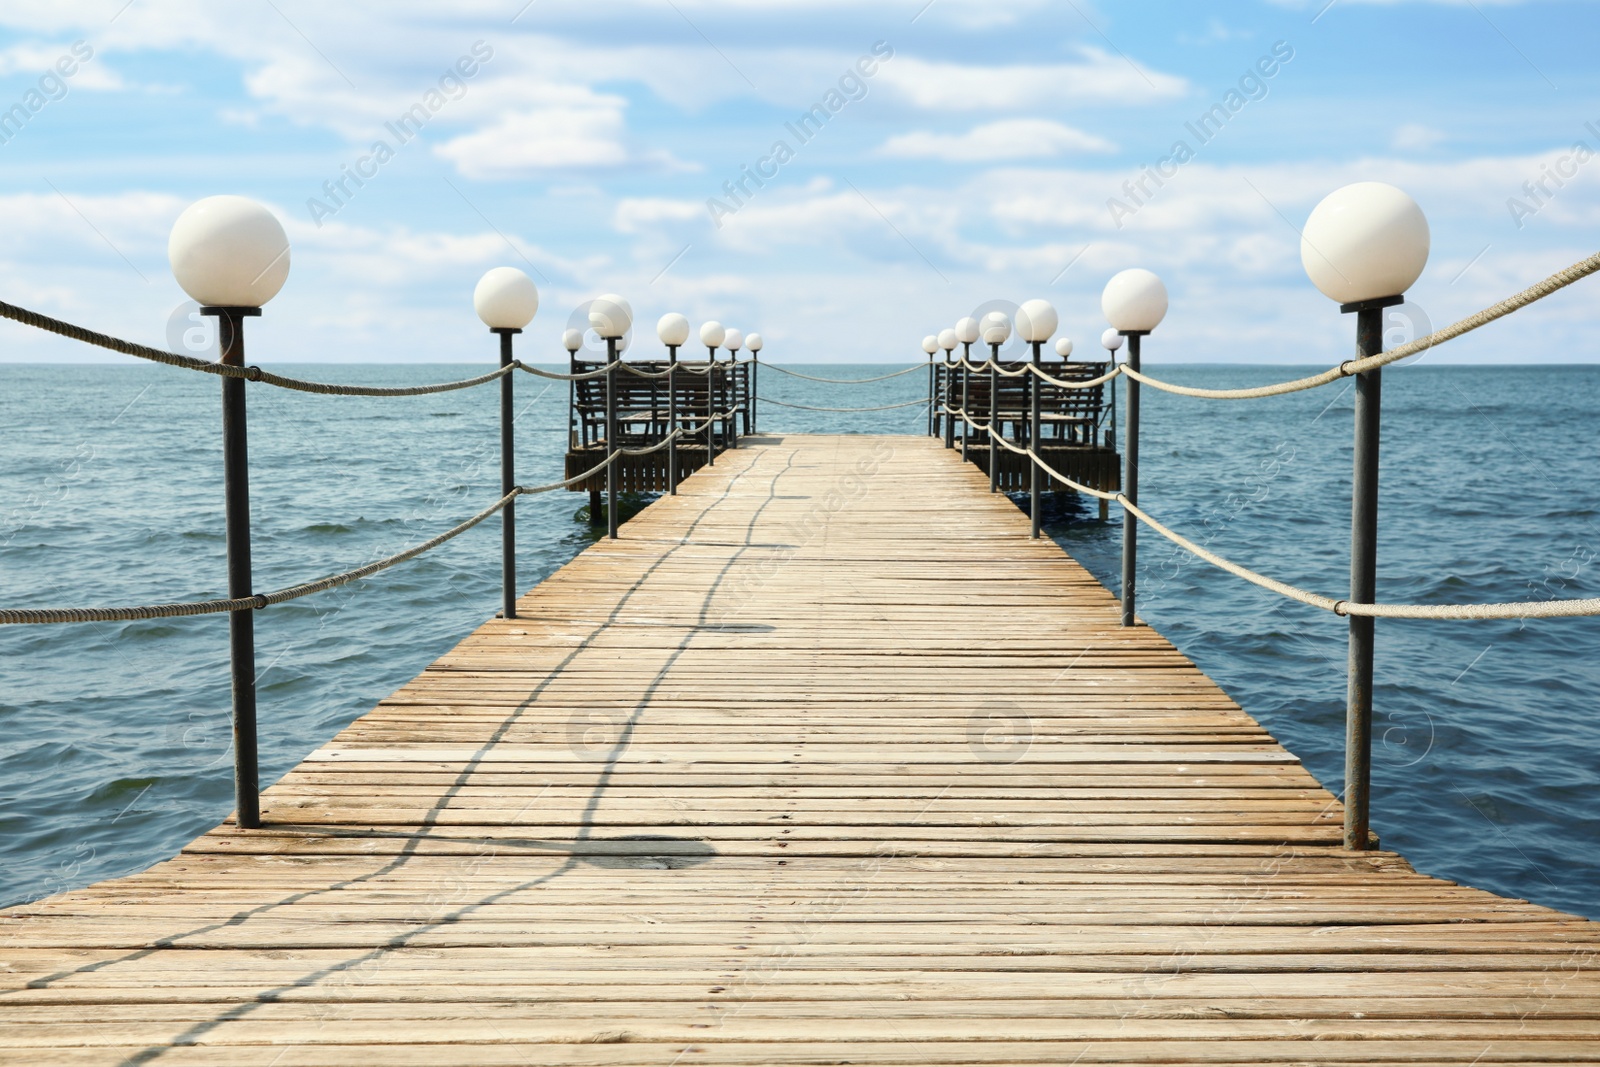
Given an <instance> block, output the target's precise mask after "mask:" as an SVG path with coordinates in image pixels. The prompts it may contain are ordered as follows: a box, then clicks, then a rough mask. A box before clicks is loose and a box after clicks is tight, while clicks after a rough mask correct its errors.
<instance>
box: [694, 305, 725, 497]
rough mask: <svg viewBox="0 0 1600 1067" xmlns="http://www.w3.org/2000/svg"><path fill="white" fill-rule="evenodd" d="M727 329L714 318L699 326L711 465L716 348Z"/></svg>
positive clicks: (713, 458) (712, 462) (714, 452)
mask: <svg viewBox="0 0 1600 1067" xmlns="http://www.w3.org/2000/svg"><path fill="white" fill-rule="evenodd" d="M727 336H728V331H727V330H725V329H724V328H723V326H722V323H720V322H718V321H716V320H715V319H713V320H711V321H710V322H706V323H702V324H701V326H700V343H701V344H703V345H705V346H706V361H707V362H706V462H707V463H708V464H710V465H711V466H716V463H717V440H716V430H715V425H716V420H715V419H713V418H712V416H714V415H715V414H716V413H717V408H716V395H717V389H716V382H715V379H716V374H717V349H718V348H719V347H721V345H722V342H723V341H724V340H725V339H726V338H727Z"/></svg>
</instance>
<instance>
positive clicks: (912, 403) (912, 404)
mask: <svg viewBox="0 0 1600 1067" xmlns="http://www.w3.org/2000/svg"><path fill="white" fill-rule="evenodd" d="M756 399H757V400H759V401H761V402H762V403H763V404H775V405H777V406H778V407H780V408H794V409H795V410H796V411H835V412H844V413H847V414H854V413H861V412H867V411H895V410H897V409H899V408H920V407H923V406H925V405H926V404H927V403H928V401H927V399H926V398H924V399H921V400H907V401H905V402H903V403H899V404H879V405H878V406H877V407H870V408H826V407H816V406H813V405H811V404H791V403H789V402H788V401H786V400H774V399H772V398H771V397H769V396H758V397H756Z"/></svg>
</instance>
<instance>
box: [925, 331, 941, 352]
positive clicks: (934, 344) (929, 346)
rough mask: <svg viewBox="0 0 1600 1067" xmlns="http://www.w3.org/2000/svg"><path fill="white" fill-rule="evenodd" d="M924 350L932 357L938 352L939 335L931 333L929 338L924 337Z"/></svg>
mask: <svg viewBox="0 0 1600 1067" xmlns="http://www.w3.org/2000/svg"><path fill="white" fill-rule="evenodd" d="M922 350H923V351H924V352H926V353H928V355H930V356H931V355H933V354H935V353H936V352H938V351H939V335H938V334H936V333H930V334H929V335H928V336H926V337H924V338H923V339H922Z"/></svg>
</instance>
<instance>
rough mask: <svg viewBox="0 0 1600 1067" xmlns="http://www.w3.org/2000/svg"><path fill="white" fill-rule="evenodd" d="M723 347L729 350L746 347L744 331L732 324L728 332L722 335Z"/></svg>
mask: <svg viewBox="0 0 1600 1067" xmlns="http://www.w3.org/2000/svg"><path fill="white" fill-rule="evenodd" d="M722 347H724V348H726V349H727V350H728V351H729V352H737V351H739V349H741V348H743V347H744V331H742V330H736V329H734V328H733V327H731V326H730V327H728V330H727V332H726V333H725V334H723V337H722Z"/></svg>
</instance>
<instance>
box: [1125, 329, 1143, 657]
mask: <svg viewBox="0 0 1600 1067" xmlns="http://www.w3.org/2000/svg"><path fill="white" fill-rule="evenodd" d="M1123 336H1124V337H1126V338H1127V339H1128V367H1129V368H1130V369H1132V370H1134V371H1137V370H1138V369H1139V339H1140V338H1141V337H1142V336H1143V334H1141V333H1139V332H1137V331H1134V332H1129V333H1125V334H1123ZM1127 381H1128V441H1127V445H1126V447H1125V448H1124V450H1123V453H1122V471H1123V474H1122V495H1123V496H1125V497H1127V498H1128V502H1129V503H1131V504H1134V505H1137V504H1138V503H1139V383H1138V382H1136V381H1134V380H1133V379H1132V378H1129V379H1128V380H1127ZM1138 563H1139V520H1138V519H1135V518H1134V517H1133V516H1132V515H1131V514H1129V513H1128V512H1127V511H1126V510H1124V511H1123V513H1122V625H1124V626H1133V625H1136V622H1135V619H1134V599H1135V594H1136V593H1137V592H1138V590H1137V582H1136V580H1135V574H1136V572H1137V570H1138Z"/></svg>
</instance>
